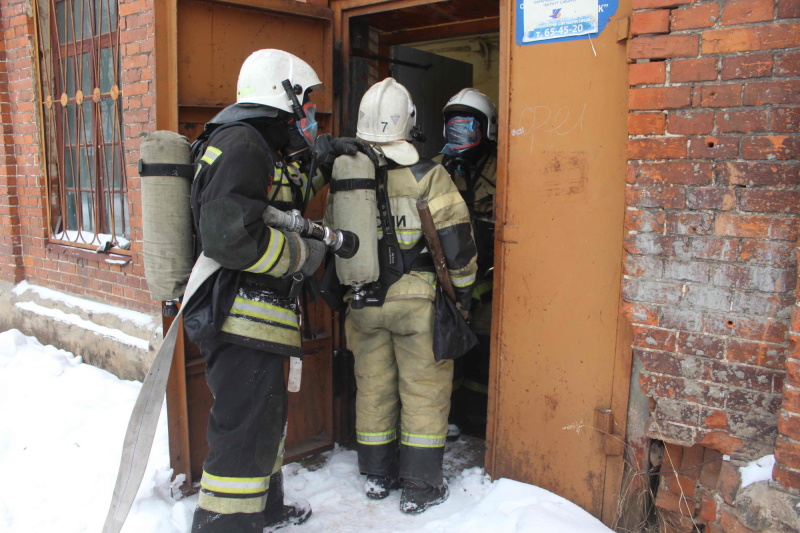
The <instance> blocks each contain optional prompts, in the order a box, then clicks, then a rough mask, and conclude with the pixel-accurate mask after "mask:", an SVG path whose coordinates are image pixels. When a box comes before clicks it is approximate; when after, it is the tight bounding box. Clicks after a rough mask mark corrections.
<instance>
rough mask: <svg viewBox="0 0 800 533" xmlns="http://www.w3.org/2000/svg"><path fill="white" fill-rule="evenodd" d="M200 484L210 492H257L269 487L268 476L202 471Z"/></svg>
mask: <svg viewBox="0 0 800 533" xmlns="http://www.w3.org/2000/svg"><path fill="white" fill-rule="evenodd" d="M200 486H201V487H203V488H204V489H206V490H210V491H212V492H221V493H225V494H258V493H259V492H264V491H265V490H267V487H269V476H262V477H222V476H215V475H213V474H209V473H208V472H206V471H203V477H202V479H201V480H200Z"/></svg>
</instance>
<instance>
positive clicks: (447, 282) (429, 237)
mask: <svg viewBox="0 0 800 533" xmlns="http://www.w3.org/2000/svg"><path fill="white" fill-rule="evenodd" d="M417 211H418V212H419V218H420V220H421V221H422V233H424V234H425V240H426V241H427V242H428V250H430V252H431V257H432V258H433V265H434V266H435V267H436V276H437V277H438V278H439V283H441V284H442V289H444V292H445V293H446V294H447V296H449V297H450V299H451V300H453V302H455V303H456V304H457V303H458V300H456V291H455V289H453V282H452V280H451V279H450V271H449V270H448V269H447V262H446V261H445V258H444V251H443V250H442V243H441V242H440V241H439V234H438V233H437V232H436V226H435V225H434V224H433V216H432V215H431V210H430V208H429V207H428V202H427V201H425V200H417Z"/></svg>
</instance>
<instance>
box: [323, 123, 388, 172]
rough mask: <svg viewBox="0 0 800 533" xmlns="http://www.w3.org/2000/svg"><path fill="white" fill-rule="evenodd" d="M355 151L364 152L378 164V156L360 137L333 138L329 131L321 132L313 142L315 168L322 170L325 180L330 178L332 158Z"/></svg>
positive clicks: (351, 153)
mask: <svg viewBox="0 0 800 533" xmlns="http://www.w3.org/2000/svg"><path fill="white" fill-rule="evenodd" d="M356 152H362V153H364V154H366V155H367V157H369V159H370V161H372V162H373V163H374V164H375V165H376V166H377V165H378V157H377V156H376V155H375V152H373V151H372V147H371V146H370V145H369V144H367V143H366V142H364V141H362V140H361V139H357V138H355V137H338V138H334V137H333V136H332V135H331V134H330V133H323V134H322V135H319V136H318V137H317V140H316V141H315V142H314V157H315V158H316V160H317V168H318V169H319V170H320V171H321V172H322V175H323V176H324V177H325V181H326V182H329V181H330V180H331V172H333V162H334V160H336V158H337V157H338V156H340V155H356Z"/></svg>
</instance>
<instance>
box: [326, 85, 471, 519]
mask: <svg viewBox="0 0 800 533" xmlns="http://www.w3.org/2000/svg"><path fill="white" fill-rule="evenodd" d="M358 117H359V118H358V126H357V133H356V136H357V137H358V138H359V139H361V140H364V141H366V142H368V143H369V144H370V145H372V147H373V149H374V150H375V152H376V153H377V154H378V156H379V159H380V161H381V162H382V164H381V165H379V168H378V170H377V171H376V176H377V178H376V181H377V183H378V185H377V193H376V199H377V200H376V201H377V203H378V209H377V211H378V213H381V217H380V218H381V222H380V223H381V225H380V226H379V230H378V234H379V236H378V238H379V245H378V250H379V251H380V249H381V247H382V246H386V247H388V246H394V247H395V249H399V250H400V254H395V255H399V256H401V259H402V261H394V265H395V266H397V265H402V268H401V269H397V270H398V272H396V273H394V274H391V272H390V271H391V267H390V266H389V264H387V262H386V261H384V259H386V258H387V257H388V256H389V255H392V254H386V253H379V257H381V258H382V259H381V260H380V271H381V273H380V278H379V281H378V282H377V283H375V284H372V286H371V287H369V288H367V289H365V290H366V291H367V292H368V294H367V295H366V296H365V297H364V298H363V299H362V301H363V305H362V304H359V305H356V304H355V302H356V301H357V300H356V299H355V298H354V299H353V300H351V302H350V305H349V308H348V310H347V318H346V322H345V326H346V333H347V343H348V346H349V347H350V348H351V350H352V351H353V353H354V355H355V377H356V383H357V395H356V438H357V442H358V461H359V468H360V470H361V472H362V474H366V475H367V478H366V487H365V491H366V495H367V496H368V497H369V498H372V499H382V498H385V497H386V496H388V495H389V491H390V490H391V489H393V488H397V487H399V486H400V482H402V493H401V497H400V510H401V511H403V512H406V513H419V512H422V511H424V510H425V509H427V508H428V507H430V506H431V505H436V504H438V503H441V502H443V501H444V500H445V499H446V498H447V496H448V489H447V483H446V481H445V479H444V477H443V475H442V459H443V456H444V445H445V437H446V434H447V414H448V411H449V407H450V405H449V404H450V389H451V383H452V376H453V362H452V361H446V360H442V361H439V362H437V361H436V360H435V358H434V353H433V319H434V303H433V302H434V296H435V292H436V291H435V288H436V274H435V270H434V267H433V262H432V260H431V258H430V254H429V253H428V250H427V248H426V243H425V238H424V237H423V232H422V223H421V220H420V216H419V213H418V211H417V207H416V202H417V201H418V200H426V201H427V202H428V205H429V207H430V211H431V213H432V216H433V221H434V225H435V226H436V230H437V233H438V234H439V237H440V240H441V244H442V248H443V250H444V252H445V256H446V262H447V268H448V269H449V271H450V276H451V278H452V281H453V285H454V286H455V290H456V294H457V297H458V299H459V300H460V303H461V304H462V306H463V308H464V309H468V307H469V304H470V300H471V294H472V286H473V283H474V280H475V272H476V270H477V264H476V256H477V254H476V251H475V243H474V240H473V236H472V231H471V227H470V224H469V211H468V209H467V206H466V204H465V203H464V200H463V199H462V198H461V195H460V194H459V192H458V189H457V188H456V186H455V185H454V184H453V181H452V180H451V179H450V176H449V175H448V174H447V171H446V170H445V169H444V167H442V166H441V165H439V164H436V163H434V162H433V161H430V160H426V159H420V157H419V154H418V153H417V151H416V149H415V148H414V146H413V145H412V144H411V142H409V141H410V140H411V138H412V132H413V131H414V130H413V128H414V126H415V122H416V109H415V107H414V104H413V102H412V99H411V95H410V94H409V92H408V91H407V90H406V88H405V87H403V86H402V85H401V84H399V83H397V82H396V81H395V80H394V79H393V78H386V79H385V80H383V81H381V82H379V83H377V84H375V85H373V86H372V87H371V88H370V89H369V90H368V91H367V92H366V93H365V94H364V97H363V98H362V100H361V105H360V107H359V113H358ZM382 172H385V174H382ZM381 176H383V177H381ZM332 222H333V223H335V222H336V221H332ZM390 241H393V242H390Z"/></svg>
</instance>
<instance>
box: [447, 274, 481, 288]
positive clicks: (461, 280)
mask: <svg viewBox="0 0 800 533" xmlns="http://www.w3.org/2000/svg"><path fill="white" fill-rule="evenodd" d="M450 278H451V279H452V280H453V287H458V288H459V289H460V288H462V287H469V286H470V285H472V284H473V283H475V273H472V274H470V275H468V276H463V277H457V276H453V275H451V276H450Z"/></svg>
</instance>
